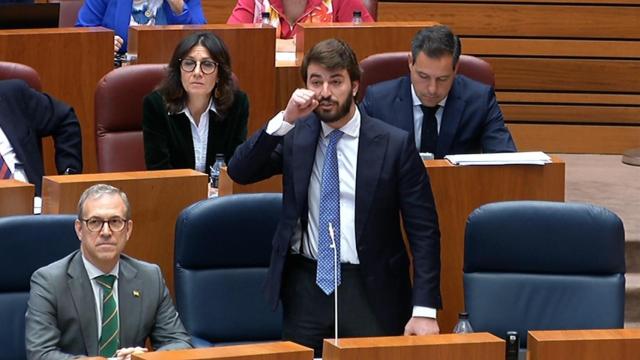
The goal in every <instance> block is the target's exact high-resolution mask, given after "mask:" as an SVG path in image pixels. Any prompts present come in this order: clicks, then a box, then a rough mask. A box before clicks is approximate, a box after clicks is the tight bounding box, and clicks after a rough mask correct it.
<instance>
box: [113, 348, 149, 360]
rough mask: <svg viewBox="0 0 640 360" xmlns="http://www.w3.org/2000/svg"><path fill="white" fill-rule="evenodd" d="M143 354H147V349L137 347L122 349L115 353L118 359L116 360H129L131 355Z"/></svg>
mask: <svg viewBox="0 0 640 360" xmlns="http://www.w3.org/2000/svg"><path fill="white" fill-rule="evenodd" d="M144 352H147V349H146V348H143V347H138V346H136V347H129V348H122V349H119V350H118V351H116V358H118V360H131V354H141V353H144Z"/></svg>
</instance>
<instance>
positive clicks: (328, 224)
mask: <svg viewBox="0 0 640 360" xmlns="http://www.w3.org/2000/svg"><path fill="white" fill-rule="evenodd" d="M342 135H343V132H342V131H340V130H337V129H336V130H333V131H332V132H331V133H330V134H329V145H327V151H326V153H325V157H324V164H323V165H322V183H321V185H320V215H319V217H320V221H318V223H319V226H318V228H319V234H318V271H317V272H316V283H317V284H318V286H320V288H321V289H322V291H324V293H325V294H327V295H329V294H331V293H332V292H333V291H334V290H335V287H336V286H338V285H340V280H341V278H340V267H338V269H337V270H338V271H337V272H338V273H337V274H336V273H335V271H334V270H336V266H335V263H336V259H340V176H339V170H338V151H337V150H338V147H337V146H338V140H340V138H341V137H342ZM334 246H335V249H334ZM334 251H335V253H334Z"/></svg>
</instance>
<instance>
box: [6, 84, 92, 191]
mask: <svg viewBox="0 0 640 360" xmlns="http://www.w3.org/2000/svg"><path fill="white" fill-rule="evenodd" d="M0 128H2V131H4V133H5V135H7V138H8V139H9V142H10V143H11V146H12V147H13V151H15V153H16V156H17V157H18V160H19V161H20V162H21V163H22V165H23V166H24V171H25V173H26V174H27V178H29V181H30V182H31V183H33V184H34V185H35V187H36V195H40V192H41V189H42V176H43V175H44V164H43V162H42V150H41V148H42V143H41V139H42V138H43V137H45V136H52V137H53V142H54V146H55V157H56V169H57V170H58V174H63V173H64V172H65V170H66V169H67V168H68V169H71V171H72V172H74V173H79V172H82V134H81V132H80V123H79V122H78V118H77V117H76V114H75V112H74V111H73V109H72V108H71V107H69V106H68V105H66V104H64V103H62V102H61V101H58V100H56V99H54V98H52V97H50V96H49V95H47V94H43V93H41V92H38V91H35V90H33V89H31V88H30V87H29V85H27V83H25V82H24V81H22V80H0Z"/></svg>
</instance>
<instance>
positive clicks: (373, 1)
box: [362, 0, 378, 21]
mask: <svg viewBox="0 0 640 360" xmlns="http://www.w3.org/2000/svg"><path fill="white" fill-rule="evenodd" d="M362 3H363V4H364V7H366V8H367V11H368V12H369V15H371V17H372V18H373V20H376V21H377V20H378V0H362Z"/></svg>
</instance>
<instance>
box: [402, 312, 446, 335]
mask: <svg viewBox="0 0 640 360" xmlns="http://www.w3.org/2000/svg"><path fill="white" fill-rule="evenodd" d="M439 333H440V328H439V327H438V321H437V320H436V319H432V318H427V317H418V316H414V317H412V318H411V319H409V322H407V325H405V327H404V334H405V335H436V334H439Z"/></svg>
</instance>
